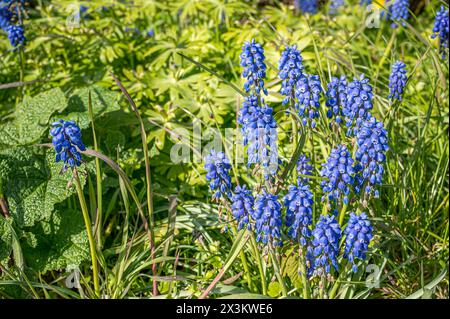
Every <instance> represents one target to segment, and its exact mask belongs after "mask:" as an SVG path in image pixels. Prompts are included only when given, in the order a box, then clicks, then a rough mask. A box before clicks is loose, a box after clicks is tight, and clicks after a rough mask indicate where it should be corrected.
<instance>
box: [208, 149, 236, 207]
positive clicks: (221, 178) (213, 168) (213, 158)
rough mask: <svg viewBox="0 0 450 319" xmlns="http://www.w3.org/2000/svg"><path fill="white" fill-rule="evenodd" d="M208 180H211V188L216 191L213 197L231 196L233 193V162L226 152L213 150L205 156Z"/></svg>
mask: <svg viewBox="0 0 450 319" xmlns="http://www.w3.org/2000/svg"><path fill="white" fill-rule="evenodd" d="M205 170H206V180H208V181H210V183H209V188H210V189H211V190H212V191H215V192H214V194H213V196H212V197H213V199H220V198H221V197H223V196H227V197H230V196H231V193H230V190H231V177H230V170H231V164H230V161H229V160H228V158H227V157H226V155H225V153H223V152H216V151H215V150H211V152H210V154H209V155H207V156H206V157H205Z"/></svg>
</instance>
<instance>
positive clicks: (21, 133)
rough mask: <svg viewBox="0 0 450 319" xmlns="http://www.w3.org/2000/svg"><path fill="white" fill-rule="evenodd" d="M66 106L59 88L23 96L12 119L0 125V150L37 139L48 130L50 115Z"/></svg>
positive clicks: (27, 143) (26, 143)
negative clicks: (30, 96) (32, 95)
mask: <svg viewBox="0 0 450 319" xmlns="http://www.w3.org/2000/svg"><path fill="white" fill-rule="evenodd" d="M66 106H67V100H66V98H65V96H64V94H63V93H62V91H61V90H60V89H53V90H50V91H47V92H44V93H42V94H39V95H37V96H35V97H33V98H25V100H24V102H23V103H22V104H21V105H20V106H18V108H17V109H16V112H15V113H14V117H15V119H14V121H11V122H6V123H5V124H3V125H0V151H1V150H4V149H6V148H10V147H14V146H18V145H30V144H33V143H36V142H37V141H39V140H40V138H41V137H42V135H43V134H44V133H45V132H46V131H47V130H48V127H49V122H50V118H51V116H52V115H53V114H54V113H55V112H57V111H58V112H60V111H62V110H64V108H66Z"/></svg>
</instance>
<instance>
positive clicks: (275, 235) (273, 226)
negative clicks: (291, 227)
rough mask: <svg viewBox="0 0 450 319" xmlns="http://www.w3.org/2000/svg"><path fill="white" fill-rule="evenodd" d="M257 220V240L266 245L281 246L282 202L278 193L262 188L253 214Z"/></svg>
mask: <svg viewBox="0 0 450 319" xmlns="http://www.w3.org/2000/svg"><path fill="white" fill-rule="evenodd" d="M252 218H253V220H254V221H255V233H256V241H257V242H259V243H262V244H264V245H268V244H270V245H272V246H281V245H282V242H281V226H282V223H283V221H282V217H281V204H280V203H279V201H278V195H274V194H271V193H268V192H267V191H266V190H265V189H263V190H262V192H261V194H259V195H258V196H257V198H256V202H255V209H254V212H253V216H252Z"/></svg>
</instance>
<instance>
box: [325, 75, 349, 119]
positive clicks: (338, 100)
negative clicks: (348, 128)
mask: <svg viewBox="0 0 450 319" xmlns="http://www.w3.org/2000/svg"><path fill="white" fill-rule="evenodd" d="M325 96H326V106H327V107H328V110H327V117H328V118H329V119H330V120H333V119H334V121H335V122H336V123H337V124H340V123H342V117H343V111H342V109H343V106H344V104H345V103H347V79H346V77H345V76H344V75H343V76H341V77H340V78H336V77H332V78H331V82H330V83H328V85H327V92H326V94H325ZM330 124H332V123H330Z"/></svg>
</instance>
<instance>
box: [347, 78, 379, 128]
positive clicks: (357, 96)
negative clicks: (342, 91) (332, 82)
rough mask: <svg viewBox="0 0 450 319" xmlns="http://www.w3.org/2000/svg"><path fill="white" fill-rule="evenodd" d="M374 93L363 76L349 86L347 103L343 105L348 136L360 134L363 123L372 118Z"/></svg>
mask: <svg viewBox="0 0 450 319" xmlns="http://www.w3.org/2000/svg"><path fill="white" fill-rule="evenodd" d="M372 100H373V93H372V86H371V85H370V84H369V79H368V78H366V77H365V76H364V74H362V75H361V76H360V78H359V80H358V79H356V78H355V79H354V80H353V82H351V83H350V84H348V86H347V101H346V103H345V104H344V105H343V110H342V111H343V114H344V116H345V120H346V125H347V135H349V136H352V135H356V134H358V129H359V127H360V126H361V124H362V122H363V121H365V120H366V119H367V118H368V117H369V116H370V111H371V110H372V108H373V104H372Z"/></svg>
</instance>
